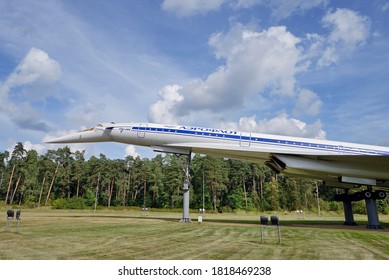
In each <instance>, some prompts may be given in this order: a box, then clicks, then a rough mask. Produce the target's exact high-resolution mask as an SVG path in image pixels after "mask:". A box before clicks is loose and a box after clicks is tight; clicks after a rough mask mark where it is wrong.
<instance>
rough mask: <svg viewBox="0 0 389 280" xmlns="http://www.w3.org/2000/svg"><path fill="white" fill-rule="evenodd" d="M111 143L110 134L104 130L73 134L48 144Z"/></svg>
mask: <svg viewBox="0 0 389 280" xmlns="http://www.w3.org/2000/svg"><path fill="white" fill-rule="evenodd" d="M105 141H110V137H109V134H108V133H107V132H105V131H104V130H97V129H95V130H89V131H80V132H77V133H72V134H69V135H65V136H62V137H58V138H55V139H52V140H49V141H47V142H46V143H48V144H71V143H90V142H105Z"/></svg>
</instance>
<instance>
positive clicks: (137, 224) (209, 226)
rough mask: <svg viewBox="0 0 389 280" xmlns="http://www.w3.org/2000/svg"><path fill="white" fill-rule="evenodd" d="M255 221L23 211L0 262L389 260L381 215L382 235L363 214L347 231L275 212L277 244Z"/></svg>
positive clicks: (4, 237) (338, 218)
mask: <svg viewBox="0 0 389 280" xmlns="http://www.w3.org/2000/svg"><path fill="white" fill-rule="evenodd" d="M2 212H3V217H4V219H3V222H4V223H3V225H2V226H4V225H5V221H6V210H4V209H2ZM259 215H260V214H258V215H254V214H205V215H204V216H203V223H201V224H200V223H197V215H196V214H193V215H192V219H193V221H192V223H185V224H181V223H179V219H180V217H181V214H180V213H161V212H142V211H126V210H122V211H114V210H98V211H97V212H96V213H93V211H89V210H85V211H71V210H50V209H31V210H30V209H25V210H22V216H21V217H22V221H21V224H20V233H16V225H17V223H16V222H13V223H12V224H11V225H10V226H9V228H8V231H5V230H4V228H3V227H2V228H1V231H0V259H2V260H7V259H17V260H42V259H66V260H76V259H88V260H95V259H103V260H106V259H107V260H108V259H114V260H120V259H129V260H133V259H137V260H143V259H146V260H155V259H178V260H188V259H199V260H208V259H215V260H226V259H235V260H246V259H249V260H255V259H269V260H289V259H292V260H339V259H345V260H370V259H371V260H387V259H389V230H388V229H389V216H383V215H380V220H381V223H382V224H383V225H384V226H385V230H368V229H366V228H365V225H366V223H367V221H366V219H367V218H366V217H365V216H359V215H355V219H356V221H357V222H358V223H359V224H360V225H359V226H356V227H346V226H341V224H342V221H343V216H342V215H335V214H327V215H322V216H320V217H318V216H316V215H310V216H305V217H298V216H296V215H295V214H286V215H284V214H280V215H279V218H280V222H281V238H282V241H281V244H278V238H277V231H276V230H275V229H266V230H265V239H264V241H265V242H264V243H262V244H261V240H260V228H259ZM269 216H270V214H269Z"/></svg>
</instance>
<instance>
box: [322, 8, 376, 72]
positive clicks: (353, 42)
mask: <svg viewBox="0 0 389 280" xmlns="http://www.w3.org/2000/svg"><path fill="white" fill-rule="evenodd" d="M322 22H323V26H324V27H326V28H328V29H330V30H331V33H330V34H329V35H328V37H327V38H326V40H325V44H326V47H324V48H325V50H324V51H323V52H322V53H323V55H322V57H321V58H320V59H319V60H318V62H317V65H318V66H319V67H327V66H329V65H331V64H334V63H337V62H338V60H339V59H340V58H341V57H342V56H344V55H348V54H349V53H350V52H352V51H353V50H355V48H357V47H358V46H360V45H362V44H364V43H365V42H366V40H367V38H368V37H369V35H370V25H371V21H370V19H369V18H368V17H366V16H361V15H359V14H358V13H357V12H355V11H352V10H348V9H337V10H336V11H335V12H329V13H327V14H326V15H325V16H324V17H323V19H322Z"/></svg>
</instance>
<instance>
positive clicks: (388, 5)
mask: <svg viewBox="0 0 389 280" xmlns="http://www.w3.org/2000/svg"><path fill="white" fill-rule="evenodd" d="M381 9H382V11H383V12H386V11H387V10H389V2H388V3H385V4H384V5H383V6H382V8H381Z"/></svg>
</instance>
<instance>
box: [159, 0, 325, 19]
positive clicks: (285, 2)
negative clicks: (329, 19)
mask: <svg viewBox="0 0 389 280" xmlns="http://www.w3.org/2000/svg"><path fill="white" fill-rule="evenodd" d="M328 2H329V0H310V1H307V0H185V1H183V0H164V2H163V3H162V9H163V10H164V11H167V12H170V13H173V14H175V15H176V16H178V17H189V16H194V15H197V14H206V13H208V12H210V11H217V10H219V9H220V8H221V7H222V5H223V4H227V5H226V6H229V7H232V8H233V9H250V8H252V7H254V6H259V5H262V6H266V7H268V8H270V9H271V11H272V16H273V17H275V18H276V19H278V20H281V19H285V18H288V17H290V16H291V15H293V14H296V13H304V12H305V11H307V10H310V9H313V8H316V7H326V6H327V4H328Z"/></svg>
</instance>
